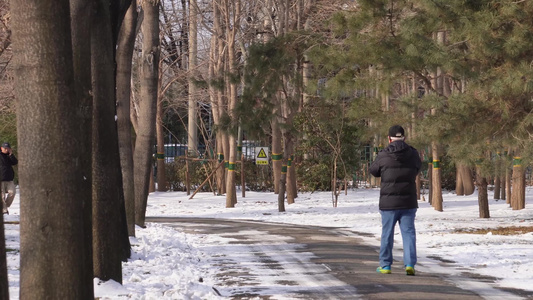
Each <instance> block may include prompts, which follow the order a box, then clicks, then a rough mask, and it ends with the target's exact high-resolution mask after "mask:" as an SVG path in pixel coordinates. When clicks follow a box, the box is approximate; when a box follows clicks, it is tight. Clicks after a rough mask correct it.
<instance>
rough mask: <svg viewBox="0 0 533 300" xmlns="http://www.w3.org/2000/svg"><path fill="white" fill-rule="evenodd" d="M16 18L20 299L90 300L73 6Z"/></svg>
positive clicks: (22, 10) (18, 11)
mask: <svg viewBox="0 0 533 300" xmlns="http://www.w3.org/2000/svg"><path fill="white" fill-rule="evenodd" d="M11 12H12V16H13V18H12V22H13V23H12V24H13V41H14V43H13V50H14V58H15V77H16V79H17V80H15V94H16V97H17V100H18V102H17V113H18V114H20V115H21V116H25V117H24V118H17V130H18V137H19V140H18V146H19V153H18V154H19V157H18V158H19V165H18V171H19V174H18V175H19V184H20V187H21V191H20V199H21V201H20V202H21V204H20V211H21V216H20V224H21V226H20V299H23V300H24V299H93V298H94V297H93V295H92V293H90V292H88V291H89V289H87V286H90V287H92V285H93V282H92V280H91V281H88V280H87V279H88V278H87V276H86V274H85V273H84V270H83V268H84V267H85V263H84V262H85V260H86V259H88V257H87V255H88V254H89V253H90V252H89V251H87V249H84V247H85V246H86V245H85V241H84V237H85V233H84V214H83V205H84V203H83V201H82V200H81V199H88V198H89V197H90V193H91V190H90V189H88V188H87V185H86V184H85V183H84V180H86V178H84V171H86V170H82V168H81V166H82V165H81V162H82V161H85V160H89V158H88V157H84V156H83V155H87V152H86V151H82V149H81V147H82V146H83V145H84V144H83V143H84V142H83V139H84V138H85V137H83V134H84V133H83V132H82V131H81V130H80V126H79V121H80V120H79V119H78V116H79V113H80V112H79V108H80V106H82V103H80V100H79V99H78V98H77V97H76V90H75V83H74V68H73V58H72V39H71V29H70V19H69V16H70V7H69V1H67V0H54V1H44V2H43V1H35V0H19V1H13V2H11ZM29 24H31V26H30V25H29ZM43 149H54V150H53V151H43ZM58 262H60V263H58Z"/></svg>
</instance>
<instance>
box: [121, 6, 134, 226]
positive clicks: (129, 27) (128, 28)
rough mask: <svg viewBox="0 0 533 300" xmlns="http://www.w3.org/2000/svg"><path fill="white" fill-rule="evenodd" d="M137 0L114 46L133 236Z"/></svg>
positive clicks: (124, 173)
mask: <svg viewBox="0 0 533 300" xmlns="http://www.w3.org/2000/svg"><path fill="white" fill-rule="evenodd" d="M137 18H138V13H137V2H135V1H133V2H132V4H131V5H130V7H129V9H128V11H127V13H126V16H125V17H124V22H123V23H122V27H121V28H120V33H119V37H118V46H117V55H116V56H117V58H116V61H117V128H118V145H119V154H120V165H121V169H122V186H123V190H124V202H125V208H126V220H127V223H128V235H130V236H135V188H134V185H133V136H132V124H131V105H130V103H131V62H132V58H133V48H134V45H135V36H136V27H137Z"/></svg>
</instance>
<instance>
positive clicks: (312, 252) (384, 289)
mask: <svg viewBox="0 0 533 300" xmlns="http://www.w3.org/2000/svg"><path fill="white" fill-rule="evenodd" d="M146 221H147V222H162V223H168V224H169V225H170V226H176V227H178V228H179V229H180V230H182V231H184V232H186V233H193V234H206V235H208V236H209V237H212V239H209V240H208V241H206V245H204V246H205V247H216V248H215V249H216V251H217V252H216V253H218V255H217V256H216V257H213V258H212V261H213V263H214V264H217V265H218V267H219V268H220V269H221V270H223V271H222V272H221V274H219V279H220V282H221V283H222V284H221V285H220V286H216V287H214V289H215V290H216V291H217V292H218V293H219V294H220V295H222V296H225V297H228V298H232V299H250V298H256V299H533V295H531V294H529V295H528V292H526V291H521V290H511V289H507V290H503V289H498V288H496V287H495V286H494V284H492V283H493V279H492V278H486V277H485V278H481V277H476V276H474V275H472V274H465V275H464V276H461V277H460V278H459V277H457V276H454V277H453V278H452V277H447V276H446V275H444V274H435V273H431V274H430V273H424V272H421V271H419V269H420V268H419V269H418V270H417V274H416V276H406V275H405V272H404V270H403V266H402V264H401V262H398V263H397V264H394V265H393V267H392V272H393V273H392V274H391V275H384V274H378V273H377V272H376V271H375V270H376V266H377V261H378V250H379V249H378V247H374V246H368V245H366V244H364V243H363V241H362V239H361V236H362V235H361V234H359V233H355V232H351V231H347V230H342V229H338V228H325V227H311V226H297V225H287V224H274V223H265V222H257V221H242V220H221V219H200V218H161V217H148V218H147V219H146ZM209 252H212V251H209ZM397 257H398V256H397ZM422 266H423V265H422ZM445 267H446V262H442V263H440V264H439V266H438V268H445ZM438 268H437V269H438ZM422 269H428V268H422ZM433 269H434V268H433V267H432V268H431V270H432V272H433Z"/></svg>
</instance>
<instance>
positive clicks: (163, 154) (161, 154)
mask: <svg viewBox="0 0 533 300" xmlns="http://www.w3.org/2000/svg"><path fill="white" fill-rule="evenodd" d="M156 157H157V159H165V153H159V152H157V154H156Z"/></svg>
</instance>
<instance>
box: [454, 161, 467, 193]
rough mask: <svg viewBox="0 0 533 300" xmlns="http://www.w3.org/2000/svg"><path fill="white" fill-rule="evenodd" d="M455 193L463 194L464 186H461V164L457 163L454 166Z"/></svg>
mask: <svg viewBox="0 0 533 300" xmlns="http://www.w3.org/2000/svg"><path fill="white" fill-rule="evenodd" d="M455 194H456V195H457V196H464V194H465V188H464V186H463V176H462V172H461V165H459V164H458V165H457V166H456V168H455Z"/></svg>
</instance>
